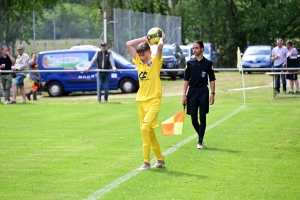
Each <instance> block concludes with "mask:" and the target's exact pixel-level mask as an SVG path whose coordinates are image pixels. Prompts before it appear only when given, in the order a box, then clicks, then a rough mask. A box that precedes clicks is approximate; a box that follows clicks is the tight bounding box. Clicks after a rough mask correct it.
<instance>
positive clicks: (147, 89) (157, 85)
mask: <svg viewBox="0 0 300 200" xmlns="http://www.w3.org/2000/svg"><path fill="white" fill-rule="evenodd" d="M132 62H133V63H134V64H135V65H136V66H137V68H138V77H139V84H140V89H139V90H138V92H137V95H136V100H137V101H147V100H149V99H152V98H161V97H162V86H161V80H160V69H161V67H162V62H163V58H162V57H161V59H158V58H157V57H156V56H154V57H153V58H151V59H150V60H149V61H148V62H147V63H145V64H144V63H143V62H142V61H141V60H140V57H139V55H138V54H136V56H135V58H132Z"/></svg>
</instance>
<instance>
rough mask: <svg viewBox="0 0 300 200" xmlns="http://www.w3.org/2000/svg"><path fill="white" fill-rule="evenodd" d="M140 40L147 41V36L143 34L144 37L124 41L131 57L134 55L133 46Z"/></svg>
mask: <svg viewBox="0 0 300 200" xmlns="http://www.w3.org/2000/svg"><path fill="white" fill-rule="evenodd" d="M141 42H148V39H147V37H146V36H144V37H141V38H137V39H133V40H130V41H128V42H126V47H127V49H128V51H129V53H130V54H131V56H132V57H133V58H135V56H136V49H135V47H134V46H135V45H137V44H139V43H141Z"/></svg>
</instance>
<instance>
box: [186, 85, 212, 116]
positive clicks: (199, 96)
mask: <svg viewBox="0 0 300 200" xmlns="http://www.w3.org/2000/svg"><path fill="white" fill-rule="evenodd" d="M199 107H200V110H199ZM198 110H199V113H200V114H207V113H208V112H209V90H208V87H207V86H203V87H198V88H189V91H188V94H187V105H186V114H188V115H196V114H197V112H198Z"/></svg>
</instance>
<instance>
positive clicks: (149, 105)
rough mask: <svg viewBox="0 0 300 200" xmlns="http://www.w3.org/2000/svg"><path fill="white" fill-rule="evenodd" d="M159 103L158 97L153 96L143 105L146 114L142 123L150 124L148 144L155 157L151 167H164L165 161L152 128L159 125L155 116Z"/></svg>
mask: <svg viewBox="0 0 300 200" xmlns="http://www.w3.org/2000/svg"><path fill="white" fill-rule="evenodd" d="M160 103H161V101H160V99H159V98H153V99H150V100H149V101H147V102H146V107H145V109H146V115H145V118H144V123H145V124H149V126H150V129H149V137H150V145H151V149H152V150H153V153H154V155H155V157H156V159H157V163H156V164H155V165H153V166H152V167H153V168H161V167H165V162H164V158H163V155H162V153H161V149H160V145H159V142H158V140H157V138H156V135H155V132H154V128H156V127H158V126H159V125H158V120H157V118H158V112H159V108H160ZM149 155H150V154H149Z"/></svg>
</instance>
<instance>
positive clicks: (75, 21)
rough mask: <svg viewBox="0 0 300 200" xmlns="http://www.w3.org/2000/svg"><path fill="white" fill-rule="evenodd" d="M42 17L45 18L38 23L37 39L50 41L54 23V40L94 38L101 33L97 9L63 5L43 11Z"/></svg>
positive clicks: (77, 5)
mask: <svg viewBox="0 0 300 200" xmlns="http://www.w3.org/2000/svg"><path fill="white" fill-rule="evenodd" d="M44 15H45V18H44V19H41V20H39V21H38V29H37V33H38V35H37V38H41V39H52V38H53V26H54V24H53V23H54V21H55V27H56V30H55V32H56V39H66V38H95V37H99V36H100V34H99V33H101V31H102V26H101V25H102V23H100V22H101V20H102V18H101V15H100V17H99V10H98V9H97V8H87V7H85V6H82V5H79V4H66V3H65V4H61V5H59V6H56V7H55V8H54V9H53V10H51V11H49V10H47V11H45V12H44Z"/></svg>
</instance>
